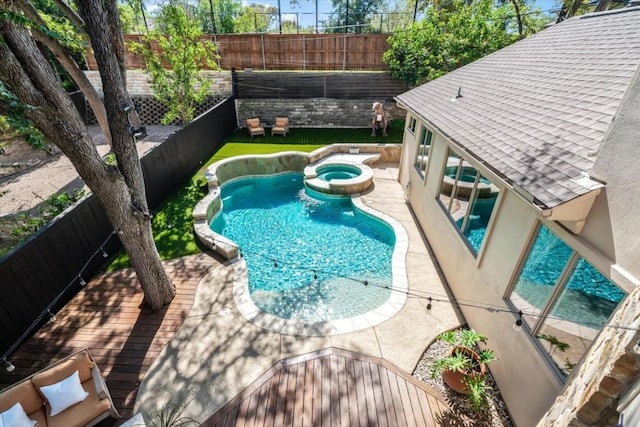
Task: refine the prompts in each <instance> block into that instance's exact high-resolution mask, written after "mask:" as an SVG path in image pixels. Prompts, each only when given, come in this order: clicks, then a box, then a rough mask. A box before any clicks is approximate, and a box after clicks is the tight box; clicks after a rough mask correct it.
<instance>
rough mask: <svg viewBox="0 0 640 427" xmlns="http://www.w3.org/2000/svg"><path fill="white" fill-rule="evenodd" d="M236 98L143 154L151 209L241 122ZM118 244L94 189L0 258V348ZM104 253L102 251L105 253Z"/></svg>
mask: <svg viewBox="0 0 640 427" xmlns="http://www.w3.org/2000/svg"><path fill="white" fill-rule="evenodd" d="M236 123H237V118H236V113H235V106H234V100H233V99H231V98H229V99H227V100H226V101H224V102H222V103H220V104H218V105H217V106H216V107H214V108H213V109H212V110H210V111H209V112H207V113H205V114H204V115H203V116H201V117H200V118H199V119H198V120H195V121H193V122H192V123H190V124H189V125H187V126H185V127H184V128H182V129H180V130H178V131H177V132H176V133H174V134H172V135H171V136H169V137H168V138H167V139H166V140H165V141H164V142H162V144H160V145H159V146H158V147H156V148H154V149H153V150H152V151H151V152H149V153H148V154H147V155H146V156H144V157H143V158H142V159H141V163H142V169H143V173H144V179H145V183H146V189H147V199H148V201H149V207H150V208H151V209H156V208H157V207H158V206H159V204H160V203H161V202H162V201H163V200H164V199H165V198H166V197H167V196H168V195H169V194H170V193H171V192H172V191H174V190H175V189H176V188H178V186H180V185H181V184H182V183H184V181H186V179H188V178H189V177H190V176H191V175H192V174H193V173H194V172H195V171H196V170H197V169H198V168H199V167H200V165H201V163H202V162H203V161H206V160H207V159H208V158H209V157H211V156H212V155H213V153H214V152H215V151H216V150H217V148H218V147H219V146H220V145H221V144H222V143H223V142H224V140H225V139H226V137H227V136H228V135H229V134H230V133H231V132H233V130H234V129H235V128H236ZM120 248H121V243H120V241H119V239H118V238H117V235H116V234H115V233H114V232H113V227H112V226H111V224H110V223H109V221H108V220H107V218H106V215H105V214H104V212H103V209H102V208H101V206H100V205H99V203H98V201H97V200H96V198H95V197H94V196H93V195H90V196H87V197H86V198H84V199H83V200H82V201H80V202H78V203H77V204H76V205H74V206H73V207H72V208H70V209H69V210H67V211H65V212H64V213H63V214H62V215H60V216H58V217H57V218H56V219H55V220H54V221H52V222H51V223H50V224H49V225H47V226H46V227H44V228H43V229H41V230H40V231H38V232H37V233H36V234H35V235H34V236H32V237H31V238H30V239H28V240H27V241H25V242H23V243H22V244H21V245H20V246H18V247H16V248H15V249H14V250H13V251H11V252H10V253H9V254H7V255H6V256H5V257H4V258H2V259H1V260H0V293H1V294H2V298H0V354H1V355H2V356H1V358H5V357H7V356H9V355H10V354H11V353H12V352H13V351H14V350H15V349H16V348H17V346H19V345H20V343H21V342H22V341H24V339H26V338H28V337H29V336H30V335H31V334H32V333H33V332H34V331H36V330H37V329H38V328H39V327H41V326H42V325H43V324H44V323H45V322H47V321H48V320H49V317H50V314H49V313H55V312H56V311H57V310H58V309H59V308H61V307H62V306H64V304H66V302H67V301H69V299H71V298H72V297H73V296H74V295H75V294H76V293H78V292H79V291H80V290H81V289H82V282H83V281H85V282H86V281H89V280H90V279H91V278H92V277H93V275H94V274H95V273H96V272H97V271H98V270H99V269H100V268H101V266H102V264H104V262H105V261H106V259H107V258H105V257H104V256H103V255H104V254H107V255H109V254H114V253H116V252H117V251H119V250H120ZM103 251H104V254H103Z"/></svg>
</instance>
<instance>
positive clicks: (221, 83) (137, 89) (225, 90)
mask: <svg viewBox="0 0 640 427" xmlns="http://www.w3.org/2000/svg"><path fill="white" fill-rule="evenodd" d="M84 74H85V75H86V76H87V78H88V79H89V81H90V82H91V84H92V85H93V87H95V88H96V90H97V91H98V93H99V94H100V95H102V80H101V79H100V72H99V71H85V72H84ZM202 74H203V75H205V76H206V77H207V78H209V79H210V80H211V82H212V85H211V92H212V93H213V94H215V95H216V96H223V97H225V98H226V97H228V96H230V95H231V72H230V71H202ZM127 91H128V92H129V94H130V95H132V96H135V95H150V94H152V93H153V91H152V90H151V85H150V84H149V76H148V75H147V73H145V72H144V71H142V70H127Z"/></svg>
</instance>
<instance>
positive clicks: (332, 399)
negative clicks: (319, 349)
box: [328, 354, 340, 426]
mask: <svg viewBox="0 0 640 427" xmlns="http://www.w3.org/2000/svg"><path fill="white" fill-rule="evenodd" d="M328 377H329V384H330V388H329V424H330V425H331V426H337V425H340V395H339V393H340V382H339V381H338V356H336V355H335V354H332V355H331V356H329V375H328Z"/></svg>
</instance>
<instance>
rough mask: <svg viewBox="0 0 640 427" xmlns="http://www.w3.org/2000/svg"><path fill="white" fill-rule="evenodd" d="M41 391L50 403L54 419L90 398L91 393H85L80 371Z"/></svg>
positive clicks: (41, 388) (42, 388)
mask: <svg viewBox="0 0 640 427" xmlns="http://www.w3.org/2000/svg"><path fill="white" fill-rule="evenodd" d="M40 391H41V392H42V394H44V397H46V398H47V400H48V401H49V405H50V406H51V416H52V417H53V416H54V415H58V414H59V413H60V412H62V411H64V410H65V409H67V408H68V407H70V406H73V405H75V404H76V403H79V402H82V401H83V400H84V399H86V398H87V396H89V393H87V392H86V391H84V389H83V388H82V384H80V376H79V375H78V371H75V372H74V373H73V374H71V375H69V376H68V377H67V378H65V379H63V380H62V381H60V382H59V383H55V384H51V385H46V386H44V387H40Z"/></svg>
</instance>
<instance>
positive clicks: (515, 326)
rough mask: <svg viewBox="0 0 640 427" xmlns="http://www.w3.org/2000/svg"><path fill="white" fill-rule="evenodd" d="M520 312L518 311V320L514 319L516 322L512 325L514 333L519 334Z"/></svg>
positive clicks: (520, 327)
mask: <svg viewBox="0 0 640 427" xmlns="http://www.w3.org/2000/svg"><path fill="white" fill-rule="evenodd" d="M522 315H523V313H522V311H518V318H517V319H516V322H515V323H514V324H513V326H512V328H513V330H514V331H516V332H520V331H521V330H522Z"/></svg>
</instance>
